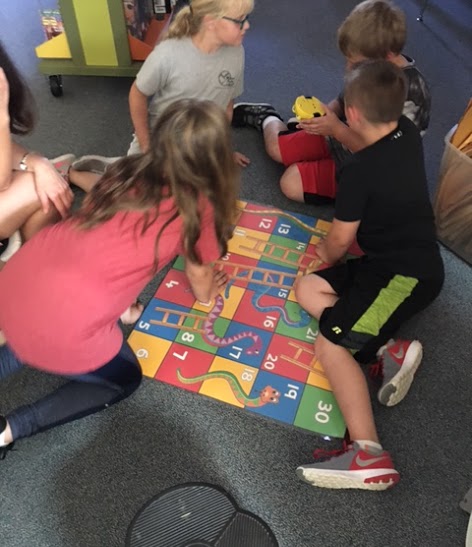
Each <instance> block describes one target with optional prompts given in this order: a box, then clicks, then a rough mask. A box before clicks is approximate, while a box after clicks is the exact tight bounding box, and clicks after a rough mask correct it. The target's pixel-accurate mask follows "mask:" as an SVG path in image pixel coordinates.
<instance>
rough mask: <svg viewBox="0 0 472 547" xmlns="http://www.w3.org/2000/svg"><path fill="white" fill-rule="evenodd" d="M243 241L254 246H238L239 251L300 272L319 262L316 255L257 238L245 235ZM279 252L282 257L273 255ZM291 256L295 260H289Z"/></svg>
mask: <svg viewBox="0 0 472 547" xmlns="http://www.w3.org/2000/svg"><path fill="white" fill-rule="evenodd" d="M245 240H246V241H252V242H254V243H255V244H254V246H252V247H249V246H248V245H238V248H239V249H241V250H245V251H251V252H253V253H258V254H259V255H260V256H264V257H266V258H270V259H271V260H277V261H278V262H283V263H285V264H287V265H289V266H296V267H297V268H298V269H299V270H300V271H301V272H303V271H307V270H309V269H310V267H314V266H315V265H316V263H317V261H318V260H319V257H318V255H316V254H310V253H305V252H303V251H301V250H300V249H289V248H287V247H285V246H284V245H279V244H278V243H273V242H272V241H266V240H264V239H259V238H258V237H253V236H250V235H246V236H245ZM300 245H303V246H304V247H306V246H305V244H304V243H301V244H300ZM280 251H282V255H276V254H275V253H276V252H279V253H280ZM291 255H292V256H293V255H295V260H293V261H292V260H290V258H289V257H290V256H291Z"/></svg>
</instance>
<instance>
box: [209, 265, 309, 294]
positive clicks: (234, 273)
mask: <svg viewBox="0 0 472 547" xmlns="http://www.w3.org/2000/svg"><path fill="white" fill-rule="evenodd" d="M216 267H218V268H219V269H220V270H222V269H224V271H225V272H226V274H227V275H228V277H229V279H230V280H234V281H243V282H247V283H254V284H256V285H264V286H265V287H275V288H278V289H283V290H286V291H291V290H292V289H293V283H294V281H295V279H296V278H297V277H298V276H297V274H296V273H293V274H292V273H287V272H281V271H280V270H268V269H267V268H258V267H257V266H248V265H247V264H239V263H238V262H231V261H229V260H224V259H221V260H218V261H217V262H216ZM258 274H259V275H260V274H262V277H259V278H258V277H256V276H257V275H258ZM277 279H278V281H277ZM287 281H291V283H288V282H287Z"/></svg>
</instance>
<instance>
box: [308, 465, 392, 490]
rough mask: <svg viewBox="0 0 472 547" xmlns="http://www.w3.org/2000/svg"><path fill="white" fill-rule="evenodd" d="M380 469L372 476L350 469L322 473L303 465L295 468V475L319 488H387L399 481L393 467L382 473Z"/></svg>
mask: <svg viewBox="0 0 472 547" xmlns="http://www.w3.org/2000/svg"><path fill="white" fill-rule="evenodd" d="M379 471H380V470H376V474H375V475H373V476H370V477H369V476H366V475H368V473H367V474H366V473H362V474H357V475H356V476H353V473H354V472H352V471H345V472H344V474H342V472H340V473H336V474H335V473H333V472H326V473H322V472H320V470H319V469H317V470H315V469H306V468H304V467H298V468H297V476H298V478H299V479H301V480H302V481H303V482H306V483H308V484H311V485H312V486H317V487H319V488H331V489H336V490H339V489H349V488H351V489H353V488H356V489H358V490H373V491H381V490H387V489H388V488H391V487H392V486H395V485H396V484H397V483H398V482H399V481H400V474H399V473H398V471H395V470H394V469H385V470H384V472H383V473H382V474H380V475H379V474H378V472H379Z"/></svg>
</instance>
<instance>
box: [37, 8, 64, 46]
mask: <svg viewBox="0 0 472 547" xmlns="http://www.w3.org/2000/svg"><path fill="white" fill-rule="evenodd" d="M39 14H40V17H41V25H42V26H43V30H44V34H45V36H46V40H51V39H52V38H54V37H55V36H58V35H59V34H62V33H63V32H64V24H63V22H62V16H61V12H60V10H58V9H42V10H40V11H39Z"/></svg>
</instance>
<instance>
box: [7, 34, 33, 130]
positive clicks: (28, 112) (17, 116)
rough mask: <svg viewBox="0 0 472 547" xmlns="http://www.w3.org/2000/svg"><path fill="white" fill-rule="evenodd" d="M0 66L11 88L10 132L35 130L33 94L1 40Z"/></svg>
mask: <svg viewBox="0 0 472 547" xmlns="http://www.w3.org/2000/svg"><path fill="white" fill-rule="evenodd" d="M0 67H1V68H3V71H4V72H5V76H6V78H7V82H8V87H9V89H10V98H9V103H8V114H9V116H10V132H11V133H13V134H14V135H26V134H27V133H29V132H30V131H32V130H33V128H34V124H35V121H36V108H35V102H34V98H33V94H32V93H31V91H30V89H29V87H28V86H27V84H26V82H25V80H24V79H23V77H22V75H21V73H20V71H19V70H18V69H17V68H16V66H15V64H14V63H13V61H12V60H11V59H10V57H9V55H8V53H7V51H6V49H5V47H4V46H3V44H2V43H1V42H0Z"/></svg>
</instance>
